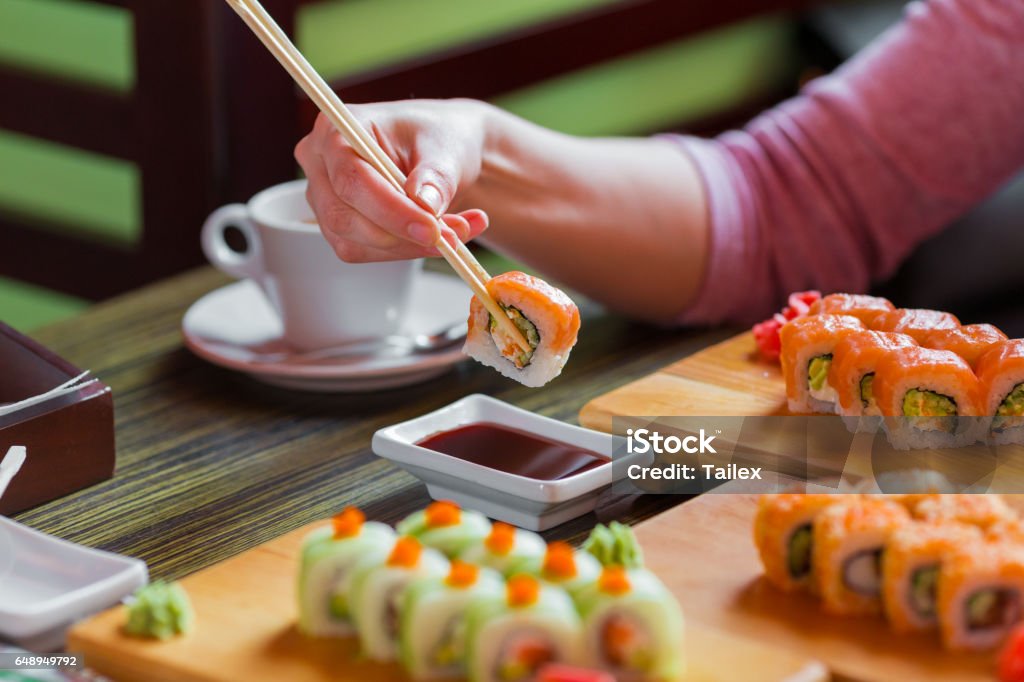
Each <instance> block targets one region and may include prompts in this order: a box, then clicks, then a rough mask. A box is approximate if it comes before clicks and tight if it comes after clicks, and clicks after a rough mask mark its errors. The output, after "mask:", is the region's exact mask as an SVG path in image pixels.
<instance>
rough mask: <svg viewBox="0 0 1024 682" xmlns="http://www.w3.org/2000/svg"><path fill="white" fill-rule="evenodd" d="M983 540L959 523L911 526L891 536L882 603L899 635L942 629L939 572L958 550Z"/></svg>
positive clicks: (886, 553)
mask: <svg viewBox="0 0 1024 682" xmlns="http://www.w3.org/2000/svg"><path fill="white" fill-rule="evenodd" d="M979 540H981V531H979V530H978V529H977V528H975V527H973V526H968V525H964V524H959V523H942V524H938V523H936V524H910V525H907V526H904V527H903V528H900V529H899V530H897V531H896V532H894V533H893V534H892V535H890V536H889V542H888V544H886V546H885V553H884V555H883V557H882V602H883V604H884V606H885V615H886V617H887V618H888V620H889V624H890V625H891V626H892V629H893V630H895V631H896V632H912V631H915V630H931V629H934V628H936V627H937V626H938V616H937V612H936V611H937V610H936V603H937V601H938V585H939V571H940V570H941V567H942V562H943V561H945V560H946V559H947V558H948V557H949V556H951V555H952V554H953V552H955V551H956V550H957V549H958V548H960V547H963V546H964V545H966V544H968V543H971V542H978V541H979Z"/></svg>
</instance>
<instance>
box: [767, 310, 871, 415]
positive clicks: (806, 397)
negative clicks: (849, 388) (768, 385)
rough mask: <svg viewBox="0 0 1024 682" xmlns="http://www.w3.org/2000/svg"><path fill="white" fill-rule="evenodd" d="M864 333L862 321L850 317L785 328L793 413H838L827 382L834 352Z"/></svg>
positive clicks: (804, 320) (802, 321)
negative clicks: (855, 336) (843, 342)
mask: <svg viewBox="0 0 1024 682" xmlns="http://www.w3.org/2000/svg"><path fill="white" fill-rule="evenodd" d="M862 329H864V325H863V324H861V322H860V320H858V319H857V318H856V317H850V316H849V315H814V316H809V317H799V318H797V319H795V320H791V321H790V322H787V323H786V324H785V325H783V327H782V330H781V331H780V332H779V336H780V338H781V340H782V355H781V357H780V359H781V361H782V376H783V377H785V379H786V398H787V400H788V403H789V410H790V412H803V413H807V412H832V411H834V408H835V400H836V393H835V391H834V390H833V389H832V387H831V386H830V385H829V383H828V381H827V379H828V372H829V368H830V367H831V366H832V352H833V351H834V350H835V347H836V345H837V344H838V343H839V342H840V341H842V340H843V338H845V337H846V336H848V335H850V334H852V333H853V332H856V331H860V330H862Z"/></svg>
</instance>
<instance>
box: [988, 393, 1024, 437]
mask: <svg viewBox="0 0 1024 682" xmlns="http://www.w3.org/2000/svg"><path fill="white" fill-rule="evenodd" d="M1020 417H1024V384H1017V385H1016V386H1015V387H1014V389H1013V390H1012V391H1010V394H1009V395H1007V396H1006V398H1005V399H1004V400H1003V402H1002V403H1001V404H1000V405H999V407H998V408H997V409H996V418H995V419H994V420H992V428H993V429H995V430H1000V429H1006V428H1010V427H1013V426H1021V425H1022V424H1021V419H1020Z"/></svg>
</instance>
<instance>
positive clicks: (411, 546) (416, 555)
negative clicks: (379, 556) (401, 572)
mask: <svg viewBox="0 0 1024 682" xmlns="http://www.w3.org/2000/svg"><path fill="white" fill-rule="evenodd" d="M422 553H423V545H421V544H420V541H419V540H417V539H416V538H413V537H408V536H406V537H401V538H398V541H397V542H396V543H395V546H394V548H393V549H392V550H391V555H390V556H388V566H397V567H401V568H413V567H414V566H416V564H418V563H419V562H420V555H421V554H422Z"/></svg>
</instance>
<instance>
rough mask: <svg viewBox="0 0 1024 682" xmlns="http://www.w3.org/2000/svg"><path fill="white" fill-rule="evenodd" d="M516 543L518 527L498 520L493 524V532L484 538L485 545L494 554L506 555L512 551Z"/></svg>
mask: <svg viewBox="0 0 1024 682" xmlns="http://www.w3.org/2000/svg"><path fill="white" fill-rule="evenodd" d="M515 544H516V528H515V526H510V525H508V524H507V523H502V522H501V521H498V522H497V523H495V524H494V525H493V526H491V534H490V535H488V536H487V539H486V540H484V545H486V546H487V549H488V550H490V552H491V553H492V554H498V555H501V556H504V555H506V554H508V553H509V552H511V551H512V548H513V547H514V546H515Z"/></svg>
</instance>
